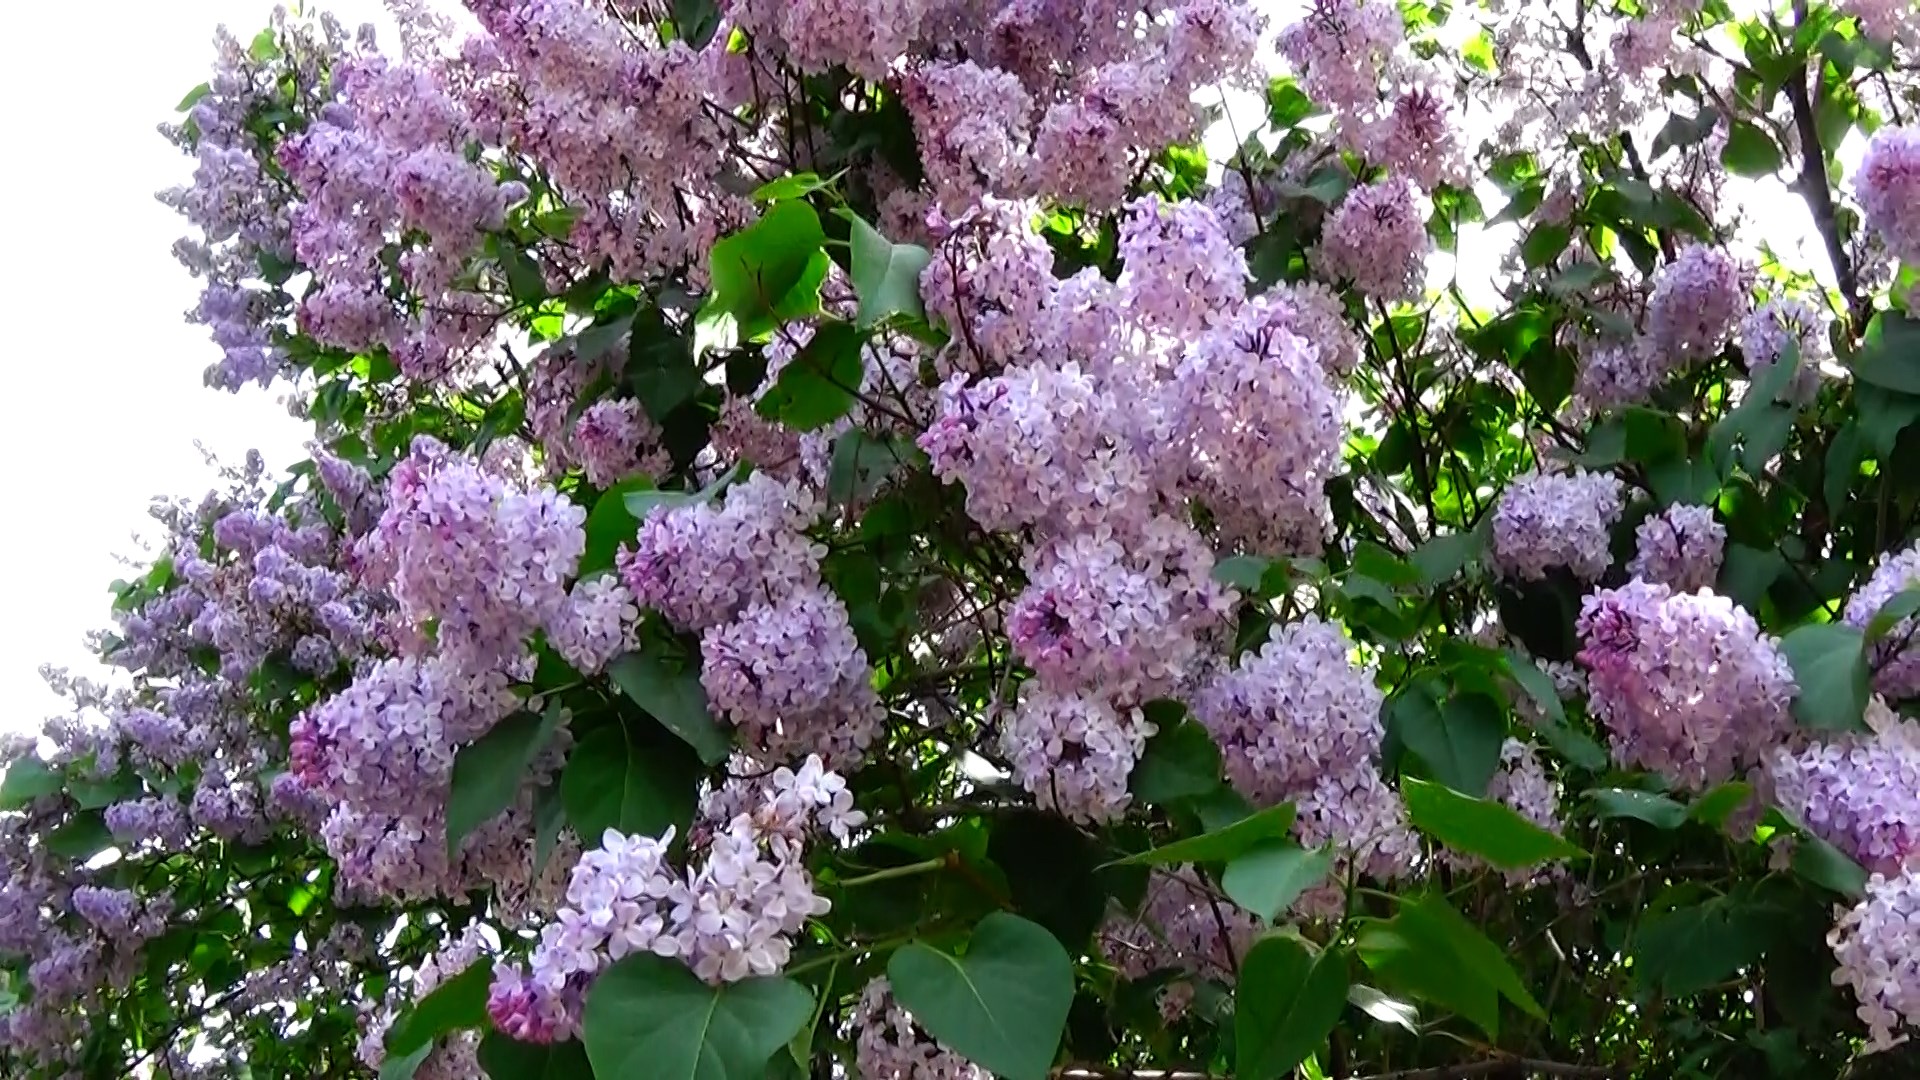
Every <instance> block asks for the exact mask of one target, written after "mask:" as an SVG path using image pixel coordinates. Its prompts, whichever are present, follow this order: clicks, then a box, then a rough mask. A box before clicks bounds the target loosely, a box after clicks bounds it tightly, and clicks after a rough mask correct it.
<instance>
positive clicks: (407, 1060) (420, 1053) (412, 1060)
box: [380, 1043, 433, 1080]
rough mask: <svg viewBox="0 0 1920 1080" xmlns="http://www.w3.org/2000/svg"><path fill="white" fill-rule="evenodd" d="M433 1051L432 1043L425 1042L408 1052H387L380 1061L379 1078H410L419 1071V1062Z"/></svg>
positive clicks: (410, 1079)
mask: <svg viewBox="0 0 1920 1080" xmlns="http://www.w3.org/2000/svg"><path fill="white" fill-rule="evenodd" d="M431 1053H433V1044H432V1043H427V1044H426V1045H425V1046H421V1047H419V1048H417V1049H415V1050H414V1051H413V1052H412V1053H410V1054H388V1055H387V1057H386V1060H385V1061H382V1062H381V1063H380V1080H412V1078H413V1075H414V1073H416V1072H419V1071H420V1063H421V1062H423V1061H425V1060H427V1055H428V1054H431Z"/></svg>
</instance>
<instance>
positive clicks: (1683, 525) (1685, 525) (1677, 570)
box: [1627, 504, 1727, 593]
mask: <svg viewBox="0 0 1920 1080" xmlns="http://www.w3.org/2000/svg"><path fill="white" fill-rule="evenodd" d="M1634 540H1635V549H1634V555H1633V561H1632V562H1631V563H1629V564H1628V565H1627V572H1628V573H1630V574H1632V575H1633V576H1634V577H1637V578H1641V579H1643V580H1645V581H1650V582H1653V583H1655V584H1657V585H1665V586H1667V587H1668V588H1670V589H1672V590H1673V591H1674V592H1680V593H1691V592H1699V591H1700V590H1702V589H1711V588H1712V587H1713V583H1714V582H1715V581H1717V580H1718V579H1719V577H1720V563H1721V561H1722V560H1723V559H1724V558H1725V557H1726V553H1727V527H1726V526H1725V525H1722V524H1720V523H1719V522H1718V521H1715V520H1714V519H1713V508H1712V507H1710V506H1685V505H1680V504H1675V505H1673V506H1669V507H1667V508H1666V509H1665V510H1662V511H1660V512H1659V513H1657V514H1652V515H1649V516H1648V517H1647V519H1646V520H1645V521H1642V522H1641V523H1640V527H1639V529H1637V530H1636V531H1635V532H1634Z"/></svg>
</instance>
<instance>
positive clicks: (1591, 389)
mask: <svg viewBox="0 0 1920 1080" xmlns="http://www.w3.org/2000/svg"><path fill="white" fill-rule="evenodd" d="M1578 353H1579V359H1580V366H1579V369H1578V371H1576V372H1575V374H1574V384H1573V389H1574V392H1575V393H1576V394H1578V395H1579V396H1580V400H1581V401H1584V402H1586V403H1587V404H1588V405H1589V406H1591V407H1593V408H1596V409H1611V408H1617V407H1619V406H1622V405H1633V404H1637V403H1639V402H1642V401H1645V400H1647V399H1648V398H1649V397H1650V396H1652V394H1653V392H1654V391H1655V390H1656V389H1658V388H1659V387H1660V385H1661V384H1662V383H1664V382H1666V380H1667V376H1668V375H1671V374H1672V373H1673V370H1674V363H1673V358H1672V357H1670V356H1668V355H1667V354H1666V353H1664V352H1663V351H1661V350H1660V348H1659V347H1658V346H1656V345H1655V344H1654V342H1653V339H1652V338H1649V337H1646V336H1640V337H1635V338H1631V339H1628V340H1625V341H1620V340H1614V339H1599V340H1594V339H1587V338H1582V340H1581V341H1580V342H1579V344H1578Z"/></svg>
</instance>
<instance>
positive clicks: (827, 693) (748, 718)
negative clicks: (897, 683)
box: [700, 586, 886, 767]
mask: <svg viewBox="0 0 1920 1080" xmlns="http://www.w3.org/2000/svg"><path fill="white" fill-rule="evenodd" d="M700 655H701V667H700V682H701V685H703V686H704V687H706V691H707V701H708V702H709V703H710V704H711V705H712V707H713V709H714V710H715V711H716V713H717V714H718V715H720V716H723V717H725V718H726V719H727V720H729V721H730V722H732V724H733V725H734V727H735V728H736V729H737V730H738V731H739V733H740V735H741V738H742V739H743V740H744V742H745V745H747V746H750V747H753V748H754V749H755V750H757V751H759V752H760V753H762V754H765V755H766V756H767V757H768V758H770V759H771V760H776V761H779V760H786V759H789V758H799V757H801V756H803V755H806V754H810V753H811V754H816V755H818V756H820V757H821V758H824V759H825V760H826V762H827V763H828V764H829V765H834V766H836V767H841V766H851V765H853V764H857V763H858V762H859V761H860V760H861V759H863V758H864V757H865V756H866V752H867V747H868V746H869V745H871V744H872V742H873V740H874V738H875V737H876V736H877V735H878V734H879V731H880V727H881V724H882V723H883V722H884V721H885V719H886V708H885V707H884V706H883V705H881V703H880V698H879V695H878V694H876V693H875V692H874V689H873V682H872V678H873V670H872V667H871V666H870V665H869V664H868V663H867V654H866V652H865V651H864V650H863V649H861V648H860V644H859V642H858V641H856V640H855V639H854V636H853V627H852V626H851V625H850V624H849V623H848V621H847V607H846V605H845V604H844V603H842V602H841V600H840V598H839V597H837V596H835V595H834V594H833V593H832V592H830V591H828V590H827V589H826V588H824V587H821V586H808V587H800V588H795V589H793V590H792V591H790V592H788V593H786V594H784V595H782V596H779V597H777V598H776V599H774V600H772V601H765V600H755V601H754V602H753V603H751V604H749V605H747V607H746V609H745V610H743V611H741V613H740V616H739V618H738V619H735V620H734V621H732V622H724V623H720V624H718V625H715V626H710V627H708V628H707V630H706V633H705V634H703V635H702V636H701V639H700Z"/></svg>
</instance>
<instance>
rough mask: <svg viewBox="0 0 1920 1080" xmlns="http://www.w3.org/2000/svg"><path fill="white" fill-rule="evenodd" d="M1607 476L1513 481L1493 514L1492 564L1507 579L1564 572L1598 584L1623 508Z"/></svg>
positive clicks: (1615, 483) (1617, 486) (1575, 474)
mask: <svg viewBox="0 0 1920 1080" xmlns="http://www.w3.org/2000/svg"><path fill="white" fill-rule="evenodd" d="M1621 487H1622V485H1621V482H1620V479H1619V478H1618V477H1616V476H1613V475H1612V474H1610V473H1593V472H1587V471H1586V470H1584V469H1574V470H1572V471H1571V472H1566V473H1538V472H1535V473H1527V474H1525V475H1522V476H1517V477H1515V478H1514V479H1513V480H1512V481H1511V482H1509V483H1508V484H1507V489H1506V491H1504V492H1502V493H1501V495H1500V501H1499V503H1498V504H1497V505H1496V506H1495V507H1494V510H1493V544H1492V551H1493V564H1494V567H1495V568H1496V569H1497V570H1499V572H1500V573H1501V574H1502V575H1503V576H1505V577H1509V578H1520V579H1522V580H1530V581H1537V580H1539V579H1541V578H1543V577H1545V576H1546V574H1547V571H1548V570H1552V569H1555V568H1560V567H1564V568H1566V569H1568V570H1571V571H1572V572H1573V574H1574V576H1576V577H1578V578H1581V579H1582V580H1585V581H1595V580H1598V579H1599V577H1600V575H1601V574H1604V573H1606V570H1607V566H1608V565H1609V564H1610V563H1612V561H1613V557H1612V555H1611V554H1610V553H1609V551H1608V545H1609V542H1610V538H1609V535H1608V531H1609V530H1610V529H1611V528H1612V527H1613V523H1614V522H1615V521H1617V520H1619V517H1620V512H1621V510H1622V509H1623V508H1624V506H1623V503H1622V501H1621Z"/></svg>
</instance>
